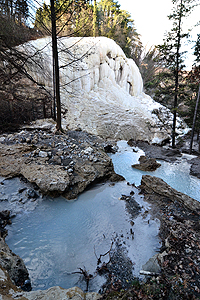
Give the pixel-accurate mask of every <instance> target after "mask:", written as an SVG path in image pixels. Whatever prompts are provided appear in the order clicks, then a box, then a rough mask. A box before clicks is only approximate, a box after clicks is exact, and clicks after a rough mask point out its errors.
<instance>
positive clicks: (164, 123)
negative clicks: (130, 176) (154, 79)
mask: <svg viewBox="0 0 200 300" xmlns="http://www.w3.org/2000/svg"><path fill="white" fill-rule="evenodd" d="M58 45H59V64H60V87H61V101H62V111H63V127H64V128H65V127H67V128H69V129H82V130H86V131H88V132H90V133H93V134H97V135H99V136H101V137H103V138H115V139H118V140H119V139H124V140H128V139H130V138H132V139H134V140H144V141H148V142H150V143H158V144H160V143H162V141H164V140H166V139H169V137H170V133H171V125H172V114H171V113H170V111H169V110H168V109H167V108H165V107H163V106H162V105H160V104H159V103H157V102H155V101H154V100H153V99H152V98H151V97H150V96H148V95H146V94H145V93H143V81H142V77H141V74H140V72H139V69H138V67H137V66H136V64H135V62H134V61H133V60H132V59H128V58H127V57H126V56H125V54H124V52H123V51H122V49H121V48H120V47H119V46H118V45H117V44H116V43H115V42H114V41H113V40H111V39H108V38H105V37H97V38H94V37H84V38H78V37H76V38H75V37H74V38H60V39H58ZM33 46H34V48H33ZM35 50H40V51H38V52H37V55H35ZM24 51H28V53H29V55H30V53H31V55H33V54H34V57H37V56H38V59H39V58H40V60H41V58H42V59H43V65H41V62H40V63H39V65H40V66H41V68H39V70H38V69H35V67H32V70H31V71H32V74H33V76H34V77H35V78H36V79H37V80H38V81H39V82H40V83H42V84H44V85H45V86H46V87H47V88H51V89H52V76H51V74H52V62H51V57H52V47H51V39H50V38H49V37H47V38H43V39H39V40H36V41H32V42H31V43H30V44H25V45H24ZM29 72H30V70H29ZM177 127H178V128H177V133H179V134H181V133H183V132H184V131H185V130H186V129H185V128H186V125H185V124H183V123H182V122H181V120H180V119H178V126H177Z"/></svg>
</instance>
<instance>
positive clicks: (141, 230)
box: [0, 141, 200, 291]
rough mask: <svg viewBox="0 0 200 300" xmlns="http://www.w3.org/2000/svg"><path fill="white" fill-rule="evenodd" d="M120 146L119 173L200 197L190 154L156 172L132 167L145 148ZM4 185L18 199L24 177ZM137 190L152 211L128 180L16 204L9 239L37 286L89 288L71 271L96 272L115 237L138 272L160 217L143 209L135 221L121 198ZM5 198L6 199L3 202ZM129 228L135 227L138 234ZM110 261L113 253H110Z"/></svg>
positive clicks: (154, 241)
mask: <svg viewBox="0 0 200 300" xmlns="http://www.w3.org/2000/svg"><path fill="white" fill-rule="evenodd" d="M118 145H119V151H118V152H117V153H116V154H112V155H111V157H112V160H113V163H114V168H115V171H116V173H118V174H121V175H123V176H124V177H125V178H126V180H127V181H128V182H130V183H135V184H136V185H139V184H140V181H141V177H142V175H143V174H150V175H153V176H158V177H161V178H162V179H164V180H165V181H166V182H167V183H168V184H170V185H171V186H172V187H174V188H175V189H177V190H179V191H181V192H183V193H186V194H188V195H190V196H192V197H194V198H195V199H197V200H200V180H199V179H197V178H195V177H193V176H190V175H189V168H190V165H189V163H188V159H190V158H191V157H190V156H183V158H182V159H180V160H179V161H177V162H175V163H167V162H163V161H161V164H162V166H161V167H160V168H159V169H157V170H156V171H154V172H143V171H139V170H137V169H133V168H132V167H131V165H132V164H135V163H138V159H139V157H140V156H141V155H142V154H144V152H143V151H142V150H140V149H136V150H137V152H133V149H132V148H131V147H129V146H128V145H127V143H126V142H125V141H120V142H119V143H118ZM20 184H21V183H20ZM24 185H25V183H23V184H22V187H24ZM20 187H21V185H20ZM6 188H8V191H7V192H6ZM0 189H2V190H3V194H2V197H4V196H6V194H9V197H11V198H10V199H13V200H15V198H16V197H17V193H16V191H17V190H18V189H19V180H18V179H12V180H11V181H5V184H4V185H2V186H0ZM132 190H134V192H135V195H134V197H135V200H136V201H137V202H138V203H139V204H140V205H141V206H142V213H143V212H144V211H146V210H148V208H149V205H148V204H147V203H145V202H144V201H143V198H142V196H141V195H138V190H137V189H136V188H134V187H132V186H129V185H127V183H126V182H125V181H124V182H119V183H116V184H115V185H110V184H108V183H107V184H103V185H97V186H95V187H93V188H91V189H90V190H88V191H85V192H84V193H83V194H81V195H80V196H79V197H78V198H77V200H76V201H67V200H66V199H64V198H63V197H59V198H56V199H51V198H50V197H46V198H44V199H41V198H40V199H39V202H37V203H36V202H34V203H33V204H31V203H30V201H29V202H28V204H27V209H25V211H24V210H23V207H24V208H26V206H25V205H26V203H25V204H23V203H21V204H20V205H21V206H20V207H18V206H17V210H18V214H17V216H16V217H15V218H14V219H13V224H12V225H11V226H9V234H8V237H7V239H6V241H7V243H8V245H9V247H10V248H11V249H12V250H13V251H14V252H15V253H16V254H18V255H19V256H20V257H22V258H23V260H24V262H25V264H26V266H27V268H28V271H29V274H30V277H31V281H32V286H33V289H47V288H49V287H51V286H55V285H59V286H61V287H63V288H69V287H72V286H79V287H80V288H82V289H83V290H84V289H85V288H86V284H85V282H84V281H83V278H82V276H81V275H80V274H71V273H72V272H74V271H77V270H78V268H83V267H85V268H86V270H88V271H89V272H90V273H92V274H94V273H95V270H96V266H97V257H99V256H100V254H104V253H106V252H107V251H108V250H109V249H110V246H111V243H112V241H116V240H118V241H119V243H121V244H122V245H123V247H125V248H126V249H127V253H128V256H129V257H130V258H131V260H132V262H133V274H134V275H135V276H138V275H139V271H140V270H141V268H142V265H143V264H145V263H146V262H147V260H148V259H149V258H150V257H152V256H153V255H154V254H155V253H156V251H157V250H158V249H159V246H160V243H159V238H158V230H159V222H158V220H152V219H151V218H150V215H149V214H148V213H147V214H144V215H143V214H142V213H141V214H139V215H138V216H137V217H136V218H135V219H134V225H133V226H132V224H131V216H130V215H129V213H128V212H127V211H126V208H125V201H122V200H119V198H120V197H121V195H122V194H125V195H129V193H130V192H131V191H132ZM5 203H6V201H2V202H1V205H4V204H5ZM14 203H15V205H16V203H17V201H11V202H9V205H10V207H12V205H14ZM36 204H37V205H36ZM8 207H9V206H8ZM31 208H33V210H32V209H31ZM19 212H21V213H19ZM130 229H132V230H133V231H134V239H132V235H131V233H130ZM96 256H97V257H96ZM106 260H108V257H105V261H106ZM104 281H105V279H104V278H103V277H100V276H97V277H95V279H93V280H92V281H91V283H90V286H89V290H90V291H98V290H99V288H100V287H101V285H102V284H103V282H104Z"/></svg>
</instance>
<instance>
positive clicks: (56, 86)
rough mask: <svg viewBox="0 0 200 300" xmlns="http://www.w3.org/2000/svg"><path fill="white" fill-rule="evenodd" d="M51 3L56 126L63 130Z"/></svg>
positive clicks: (53, 16)
mask: <svg viewBox="0 0 200 300" xmlns="http://www.w3.org/2000/svg"><path fill="white" fill-rule="evenodd" d="M50 3H51V24H52V48H53V61H54V62H55V94H56V106H57V118H56V123H57V124H56V128H57V130H62V127H61V103H60V78H59V63H58V46H57V36H56V16H55V7H54V0H50Z"/></svg>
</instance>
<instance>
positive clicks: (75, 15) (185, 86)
mask: <svg viewBox="0 0 200 300" xmlns="http://www.w3.org/2000/svg"><path fill="white" fill-rule="evenodd" d="M179 1H180V0H176V1H174V2H177V3H178V2H179ZM181 1H182V0H181ZM183 1H185V0H183ZM193 1H194V0H190V1H189V2H191V3H192V2H193ZM55 13H56V22H57V27H56V33H57V36H80V37H82V36H106V37H108V38H111V39H113V40H115V41H116V43H117V44H118V45H120V47H121V48H122V49H123V51H124V52H125V54H126V56H127V57H129V58H132V59H133V60H134V61H135V62H136V64H137V65H138V67H139V69H140V72H141V74H142V77H143V81H144V88H145V92H146V93H147V94H149V95H151V96H152V97H153V98H154V99H155V100H156V101H158V102H160V103H161V104H163V105H165V106H167V107H169V108H170V109H172V110H173V101H174V100H173V94H174V72H175V71H174V62H173V58H172V56H173V55H174V57H175V54H174V52H173V49H172V48H173V47H172V41H173V42H174V44H176V40H173V37H172V35H171V40H170V39H168V44H167V43H164V44H163V45H160V46H158V47H152V48H150V49H145V47H144V46H143V45H142V43H141V41H140V35H139V33H138V32H137V29H136V25H135V24H134V20H133V19H132V18H131V15H130V13H129V12H127V11H124V10H121V8H120V5H119V4H118V2H117V1H114V0H100V1H95V0H94V1H87V0H66V1H63V0H57V1H55ZM31 22H32V24H33V25H34V26H31V27H30V23H31ZM51 30H52V28H51V9H50V5H47V4H45V3H43V4H42V6H39V7H38V4H37V1H35V2H34V1H30V0H14V1H13V0H1V1H0V64H1V66H2V68H1V70H0V97H1V102H0V106H1V110H0V111H1V113H0V114H1V115H0V120H1V121H0V126H1V127H2V128H5V127H7V128H9V129H11V128H12V123H16V124H17V123H19V124H21V123H23V122H27V121H31V120H34V119H35V118H41V117H49V116H53V112H52V97H51V96H50V95H49V94H48V93H47V92H46V91H45V89H44V87H41V86H38V85H37V83H36V82H34V81H31V78H29V76H27V74H26V72H25V73H23V71H24V69H23V66H24V64H25V63H26V61H27V57H24V56H23V55H22V54H21V53H19V52H17V51H16V48H13V47H14V46H16V45H19V44H22V43H24V42H25V41H28V40H31V39H35V38H38V37H42V36H46V35H51ZM175 30H176V29H175ZM174 39H175V38H174ZM167 46H168V48H169V51H168V53H167ZM170 47H171V49H170ZM199 48H200V35H199V36H198V39H197V41H196V46H195V49H194V54H195V55H196V60H195V61H194V64H193V67H192V69H191V70H190V71H185V70H184V64H183V62H184V61H183V58H182V57H183V56H182V53H180V54H179V56H180V62H181V64H180V67H179V70H178V76H179V90H178V98H179V100H178V106H177V112H178V113H179V114H180V115H181V116H182V117H184V118H185V120H186V121H187V123H188V125H190V126H191V125H192V122H193V115H194V110H195V104H196V98H197V93H198V86H199V78H200V75H199V74H200V67H199V61H200V57H199V56H200V55H199ZM7 50H9V51H7ZM170 51H171V56H170V55H169V53H170ZM5 52H7V55H5ZM8 53H9V54H8ZM30 82H31V88H30ZM23 89H27V90H29V92H28V93H27V92H26V91H23ZM33 90H34V93H33ZM36 90H37V91H38V92H36ZM41 91H42V92H41ZM33 95H34V96H33ZM5 109H6V112H5ZM198 120H200V118H199V108H198V118H197V122H196V127H195V128H196V131H197V132H198V131H199V127H200V124H199V121H198ZM8 124H11V126H8Z"/></svg>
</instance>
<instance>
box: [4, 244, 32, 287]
mask: <svg viewBox="0 0 200 300" xmlns="http://www.w3.org/2000/svg"><path fill="white" fill-rule="evenodd" d="M0 266H2V267H3V268H4V269H6V270H7V272H8V274H9V276H10V278H11V279H12V280H13V282H14V283H15V284H16V285H17V286H22V285H23V284H24V282H25V281H26V280H28V279H29V274H28V270H27V268H26V266H25V264H24V262H23V260H22V259H21V258H20V257H19V256H18V255H16V254H14V253H13V252H12V251H11V250H10V249H9V247H8V245H7V244H6V243H5V240H4V239H3V238H0Z"/></svg>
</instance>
